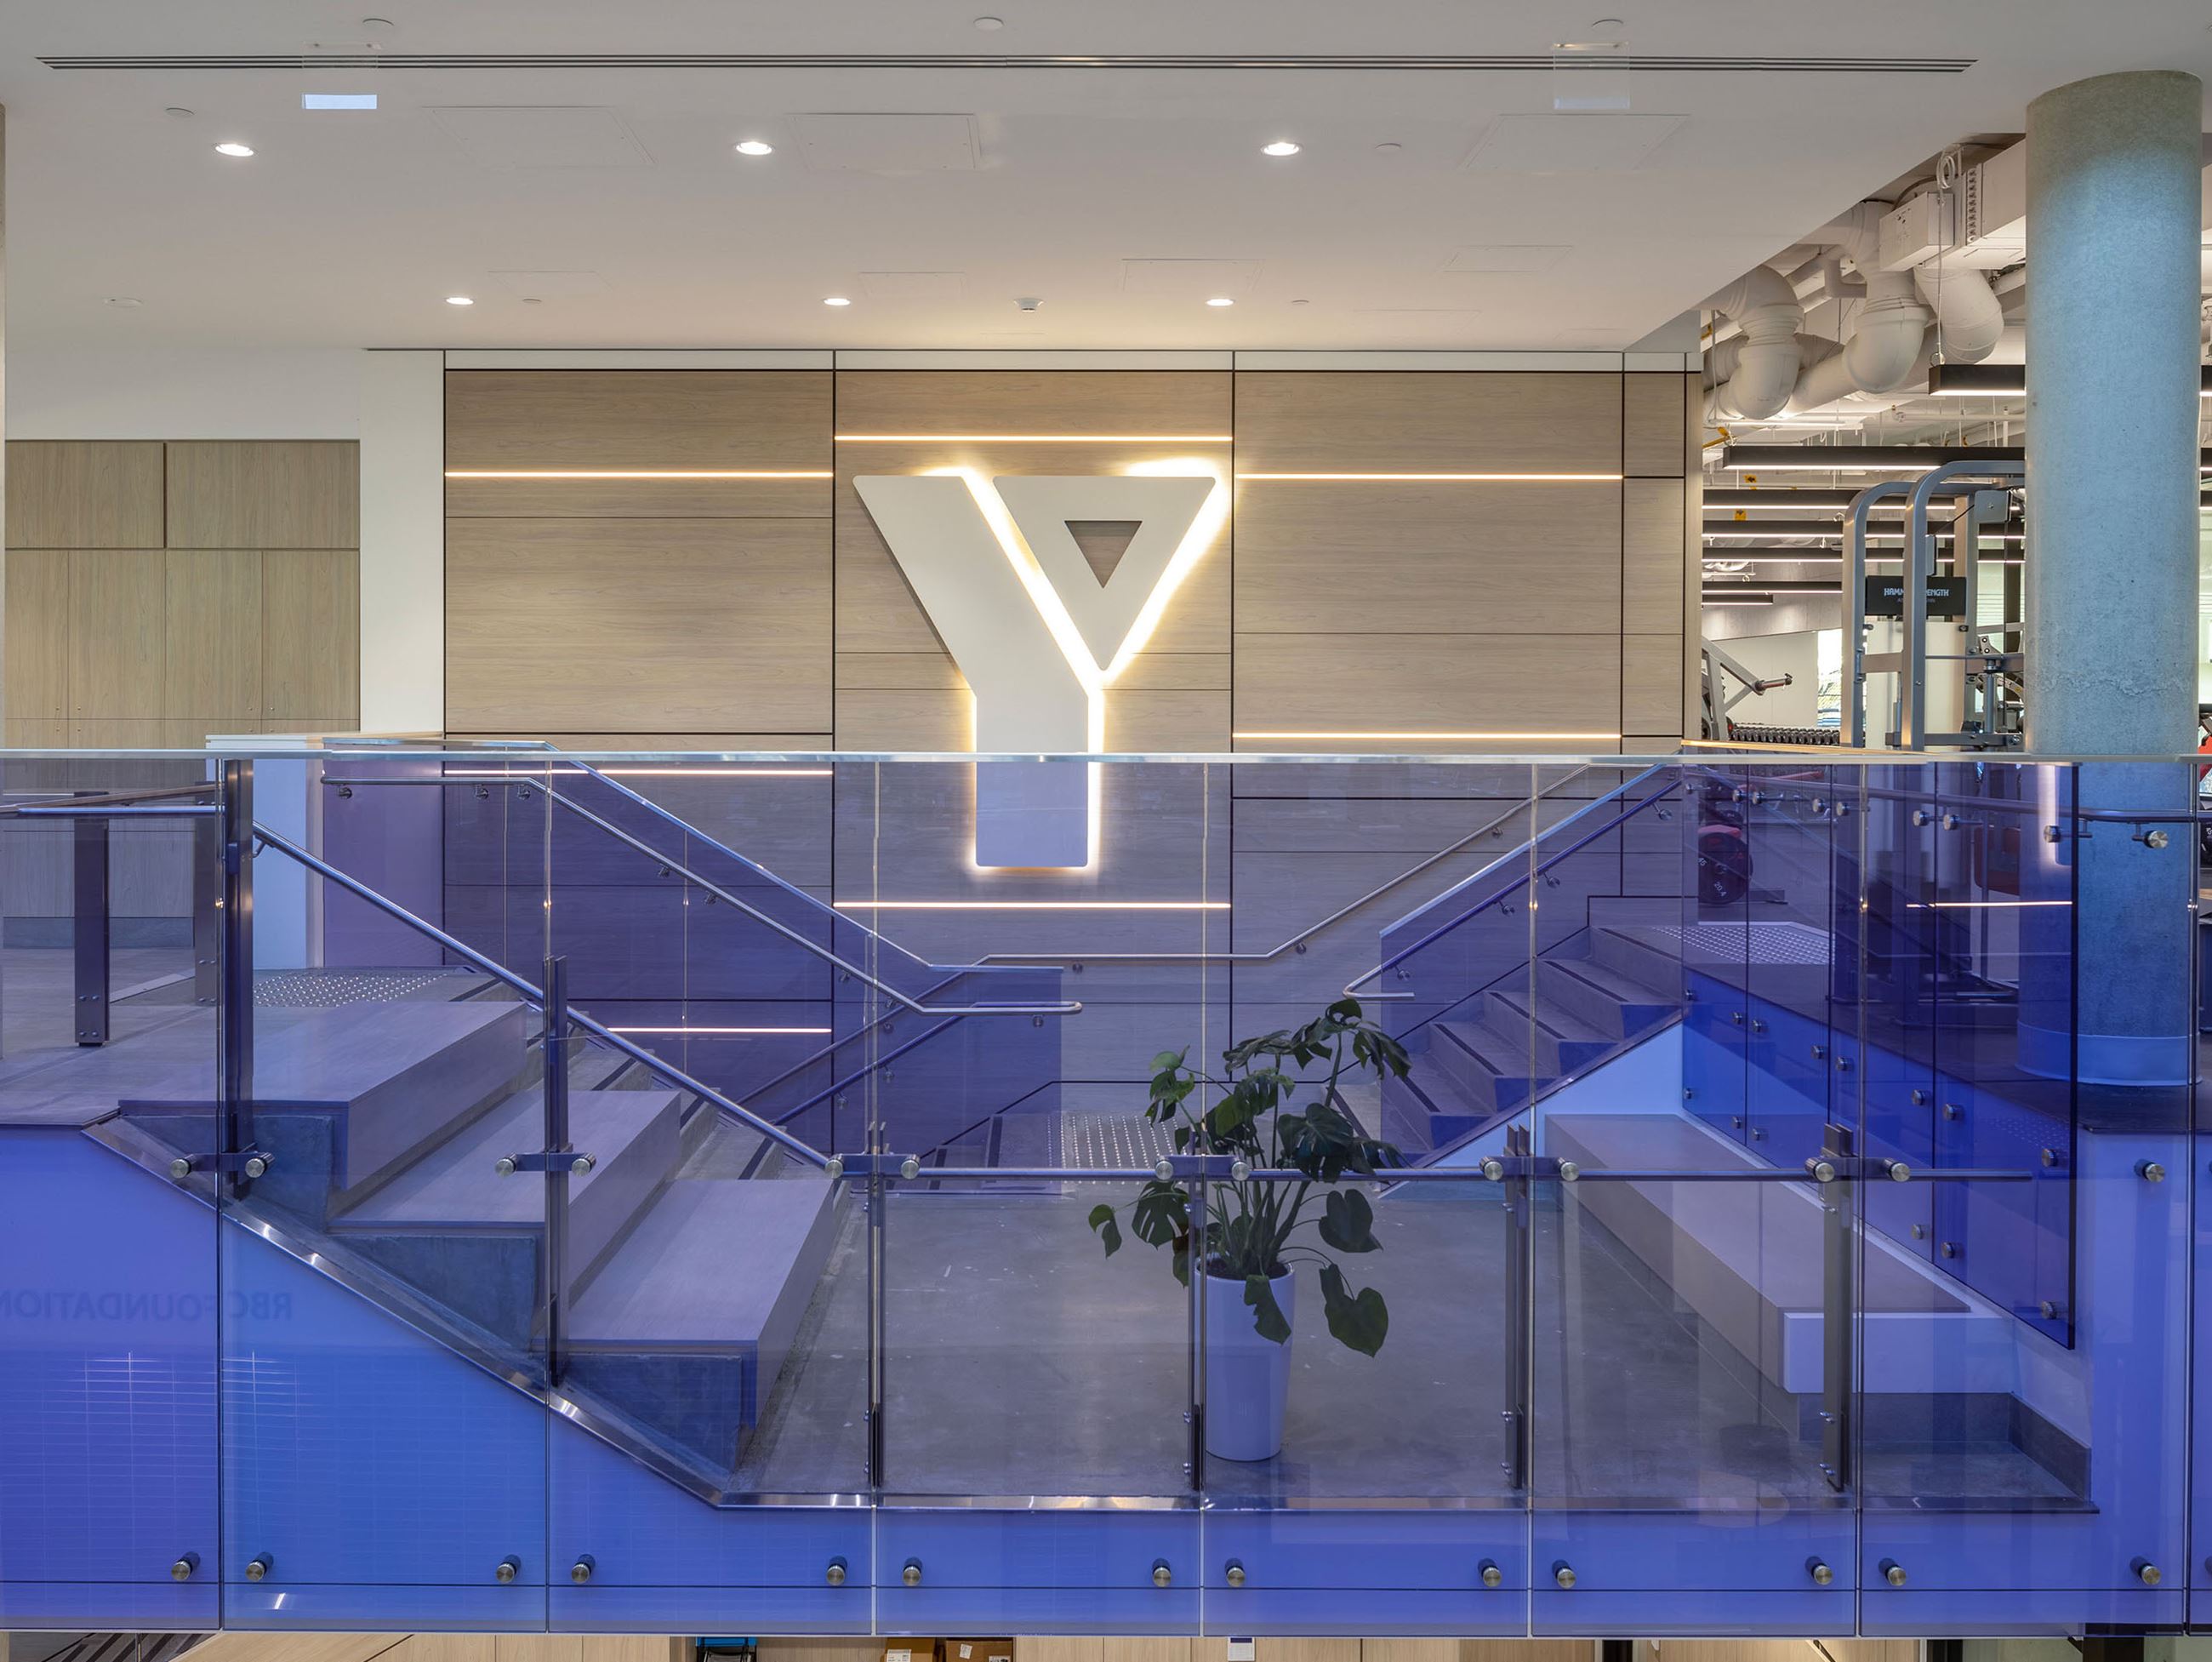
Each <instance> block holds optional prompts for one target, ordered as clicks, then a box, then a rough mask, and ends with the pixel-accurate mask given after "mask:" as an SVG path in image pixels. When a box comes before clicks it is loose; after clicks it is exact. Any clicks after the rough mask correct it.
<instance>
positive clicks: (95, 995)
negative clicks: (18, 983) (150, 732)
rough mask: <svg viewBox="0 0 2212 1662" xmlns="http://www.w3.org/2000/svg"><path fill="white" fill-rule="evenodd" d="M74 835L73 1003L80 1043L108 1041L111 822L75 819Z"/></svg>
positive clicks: (71, 823)
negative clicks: (108, 850) (109, 836)
mask: <svg viewBox="0 0 2212 1662" xmlns="http://www.w3.org/2000/svg"><path fill="white" fill-rule="evenodd" d="M70 840H71V843H72V852H73V853H74V854H75V855H76V873H75V886H76V903H75V907H74V910H75V913H76V916H75V918H74V919H73V922H72V930H71V934H72V942H73V945H74V947H75V953H74V957H75V959H76V999H75V1001H74V1002H73V1004H72V1006H71V1008H72V1009H73V1010H74V1011H75V1012H76V1042H77V1043H78V1044H83V1045H94V1044H106V1043H107V993H108V984H109V983H108V901H109V893H108V862H107V821H106V820H105V819H77V820H73V821H71V822H70Z"/></svg>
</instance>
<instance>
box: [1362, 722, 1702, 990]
mask: <svg viewBox="0 0 2212 1662" xmlns="http://www.w3.org/2000/svg"><path fill="white" fill-rule="evenodd" d="M1666 771H1667V769H1666V768H1665V767H1664V766H1660V767H1651V768H1646V769H1644V771H1643V772H1641V773H1639V774H1638V775H1637V776H1636V777H1635V778H1633V779H1631V780H1628V781H1627V782H1625V783H1623V784H1620V785H1618V786H1615V787H1614V788H1613V789H1612V790H1609V791H1607V793H1606V794H1604V795H1602V796H1600V797H1596V798H1594V799H1593V800H1591V801H1589V802H1586V803H1584V804H1583V806H1582V807H1579V808H1577V809H1576V810H1575V811H1574V812H1573V813H1571V814H1569V815H1568V816H1567V817H1566V818H1565V819H1562V820H1561V821H1559V824H1558V825H1550V826H1547V827H1546V828H1545V830H1544V831H1543V833H1542V835H1543V836H1544V837H1549V836H1551V835H1552V834H1553V832H1555V831H1565V830H1566V829H1567V827H1568V826H1570V825H1573V824H1574V823H1575V822H1576V821H1577V820H1578V819H1581V818H1582V817H1583V815H1584V814H1586V813H1592V812H1594V811H1595V810H1596V809H1598V808H1601V807H1604V806H1605V805H1606V804H1607V803H1608V802H1613V801H1619V800H1620V798H1622V797H1623V796H1626V794H1628V793H1629V792H1630V791H1632V790H1633V789H1635V788H1636V787H1637V786H1638V785H1640V784H1642V783H1644V782H1645V781H1646V780H1650V779H1655V778H1656V777H1658V776H1659V775H1661V774H1662V773H1664V772H1666ZM1673 789H1674V787H1673V786H1672V785H1668V787H1666V788H1664V789H1662V790H1660V791H1657V792H1656V793H1654V794H1652V795H1650V796H1647V797H1645V798H1644V801H1641V802H1638V804H1637V805H1636V806H1635V807H1632V808H1631V809H1629V811H1628V812H1627V813H1624V814H1620V815H1618V816H1617V817H1615V818H1614V819H1611V820H1608V821H1607V823H1606V824H1604V825H1601V826H1599V827H1598V828H1597V829H1596V830H1595V831H1591V832H1590V833H1589V835H1587V836H1585V837H1580V838H1578V839H1577V841H1575V842H1573V843H1570V844H1568V846H1567V847H1565V848H1564V849H1560V850H1559V852H1558V853H1557V854H1555V855H1552V856H1551V858H1549V859H1548V860H1546V861H1541V863H1540V864H1538V865H1536V866H1534V867H1533V868H1531V869H1530V870H1528V872H1524V873H1522V874H1520V875H1518V876H1516V878H1515V879H1514V880H1513V881H1512V882H1511V883H1509V884H1507V885H1506V886H1504V888H1501V889H1499V890H1498V891H1497V892H1495V893H1493V894H1489V895H1486V896H1485V897H1484V898H1481V899H1480V900H1478V901H1476V902H1475V903H1474V905H1472V906H1470V907H1468V909H1467V910H1465V911H1463V912H1462V913H1461V914H1460V915H1459V916H1457V917H1455V918H1454V919H1452V921H1451V922H1449V923H1446V924H1443V925H1441V926H1440V927H1438V928H1434V929H1431V930H1430V931H1429V933H1428V934H1425V935H1423V936H1422V937H1421V938H1420V939H1419V941H1415V942H1414V943H1413V945H1412V946H1410V947H1406V948H1405V949H1404V950H1403V951H1401V952H1398V953H1392V954H1391V955H1390V956H1389V958H1386V959H1383V961H1382V962H1381V963H1379V964H1377V965H1376V966H1375V967H1374V968H1373V969H1371V970H1369V971H1364V973H1362V974H1360V975H1357V976H1354V977H1352V979H1351V980H1349V981H1347V982H1346V983H1344V995H1345V996H1346V998H1357V997H1358V992H1357V991H1355V990H1354V989H1357V988H1358V987H1361V986H1364V985H1365V984H1366V983H1368V982H1370V981H1372V980H1374V979H1375V978H1376V977H1377V976H1380V975H1381V974H1383V971H1386V970H1392V969H1395V968H1396V967H1397V966H1398V965H1401V964H1402V963H1404V962H1405V961H1406V959H1408V958H1411V957H1412V956H1413V954H1414V953H1418V952H1419V951H1420V950H1421V949H1422V948H1423V947H1428V946H1431V945H1433V944H1434V943H1435V942H1436V941H1438V940H1440V939H1442V938H1443V936H1444V935H1447V934H1450V933H1451V931H1453V930H1454V929H1456V928H1459V926H1460V925H1461V924H1462V923H1464V922H1468V919H1470V918H1472V917H1474V916H1476V915H1478V914H1479V913H1481V912H1484V911H1486V910H1489V909H1490V908H1491V907H1492V906H1493V905H1495V904H1498V901H1499V900H1501V899H1503V898H1504V897H1505V896H1506V895H1507V894H1508V893H1510V892H1511V891H1512V890H1513V889H1514V888H1515V887H1516V886H1519V885H1520V884H1522V883H1525V882H1527V881H1528V880H1529V878H1531V877H1533V876H1535V875H1537V874H1541V873H1543V872H1547V871H1549V870H1550V869H1551V868H1553V866H1555V865H1557V864H1558V863H1559V861H1562V860H1565V858H1567V857H1568V856H1569V855H1574V854H1579V853H1581V852H1582V850H1583V849H1586V848H1588V847H1589V845H1590V843H1592V842H1593V841H1595V839H1596V838H1598V837H1602V836H1604V835H1605V834H1606V832H1607V831H1613V830H1616V829H1618V828H1619V827H1620V825H1623V824H1625V823H1626V822H1627V821H1628V820H1630V819H1634V818H1635V817H1636V816H1637V815H1638V814H1639V813H1643V812H1644V809H1646V808H1648V807H1650V806H1651V805H1652V804H1653V803H1655V802H1657V801H1662V799H1663V798H1664V797H1666V796H1667V795H1668V793H1670V792H1671V791H1672V790H1673ZM1538 840H1541V839H1540V838H1532V839H1531V841H1532V842H1534V841H1538ZM1515 852H1516V853H1518V852H1519V850H1517V849H1516V851H1515ZM1513 857H1514V856H1513V855H1510V854H1508V855H1500V856H1499V857H1498V858H1497V859H1496V860H1493V861H1491V862H1490V863H1489V864H1488V865H1487V866H1485V867H1484V868H1482V869H1481V870H1480V871H1479V872H1477V873H1475V874H1474V876H1472V877H1469V878H1466V879H1464V880H1462V881H1460V882H1458V883H1455V884H1454V885H1452V886H1451V887H1450V888H1449V889H1447V890H1445V891H1444V892H1443V893H1442V894H1440V895H1438V896H1437V898H1436V899H1435V900H1432V901H1431V902H1430V903H1429V904H1430V905H1431V906H1433V905H1436V904H1437V903H1438V902H1439V901H1443V900H1447V899H1449V898H1451V897H1452V896H1453V895H1455V894H1456V893H1458V892H1460V891H1461V890H1462V889H1464V888H1467V887H1468V886H1470V885H1472V884H1475V883H1479V882H1480V881H1481V880H1483V879H1484V878H1486V877H1489V876H1491V875H1492V874H1495V873H1497V872H1498V871H1499V870H1501V869H1503V868H1504V866H1505V865H1506V864H1507V862H1508V861H1510V860H1512V858H1513ZM1411 916H1413V915H1411V914H1409V915H1408V916H1407V917H1401V918H1400V919H1398V920H1397V922H1395V923H1392V924H1390V925H1389V926H1388V927H1389V928H1396V927H1397V924H1398V923H1403V922H1408V921H1410V917H1411ZM1370 996H1373V997H1376V998H1382V999H1389V998H1393V997H1398V996H1402V995H1395V994H1390V993H1376V994H1373V995H1370Z"/></svg>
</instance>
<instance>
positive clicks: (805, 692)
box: [446, 370, 833, 749]
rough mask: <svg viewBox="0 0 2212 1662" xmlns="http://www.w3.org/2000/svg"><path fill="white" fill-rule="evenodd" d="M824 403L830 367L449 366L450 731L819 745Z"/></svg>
mask: <svg viewBox="0 0 2212 1662" xmlns="http://www.w3.org/2000/svg"><path fill="white" fill-rule="evenodd" d="M830 419H831V385H830V377H829V372H828V371H826V370H820V371H816V370H759V371H753V370H684V371H644V370H455V371H453V372H451V373H449V374H447V377H446V466H447V474H448V476H447V485H446V511H447V520H446V726H447V730H448V731H449V732H452V733H454V734H469V735H479V734H542V733H544V732H546V731H547V730H549V729H559V730H562V731H566V732H570V733H574V734H578V735H579V736H585V737H589V738H592V739H593V740H597V741H604V740H607V739H617V740H619V739H623V738H624V737H625V736H627V735H632V734H650V733H670V732H686V733H692V734H701V735H734V734H739V733H743V734H751V735H756V736H757V737H758V738H759V739H760V740H763V742H764V743H765V744H766V745H767V746H769V747H779V746H780V747H782V748H787V749H822V748H826V747H827V746H828V744H829V735H830V733H831V731H832V718H831V710H830V696H831V695H830V689H831V683H832V679H833V676H832V662H831V652H832V645H831V637H830V588H831V576H830V573H831V563H832V562H831V551H830V471H831V460H830V453H831V444H830ZM471 473H495V474H507V475H510V476H511V477H506V478H467V477H455V476H456V475H463V476H465V475H467V474H471ZM610 473H611V474H623V473H629V474H632V475H635V476H639V477H631V478H605V477H598V478H594V477H591V476H592V475H594V474H597V475H605V474H610ZM512 476H519V477H512Z"/></svg>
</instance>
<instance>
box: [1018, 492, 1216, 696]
mask: <svg viewBox="0 0 2212 1662" xmlns="http://www.w3.org/2000/svg"><path fill="white" fill-rule="evenodd" d="M991 484H992V485H993V487H994V489H995V490H997V491H998V493H999V499H1000V501H1001V502H1005V503H1006V511H1007V513H1008V514H1011V515H1012V518H1013V521H1014V525H1015V527H1016V528H1017V529H1018V530H1019V531H1020V532H1021V533H1022V540H1023V541H1024V542H1025V543H1026V544H1028V545H1029V550H1030V553H1031V554H1032V555H1034V556H1035V557H1036V563H1037V566H1038V568H1039V569H1041V570H1042V572H1043V573H1044V575H1045V580H1046V581H1048V582H1049V583H1050V584H1051V585H1052V588H1053V592H1054V594H1057V595H1058V596H1059V597H1060V604H1061V605H1063V606H1066V608H1067V615H1068V618H1069V620H1070V621H1071V622H1073V624H1074V625H1075V631H1076V633H1077V634H1078V635H1079V636H1081V637H1082V640H1083V644H1084V646H1085V648H1088V649H1089V651H1090V653H1091V656H1092V658H1094V659H1095V660H1096V661H1097V666H1098V668H1099V669H1100V670H1101V671H1102V672H1103V671H1104V670H1106V669H1107V668H1109V667H1111V665H1112V664H1113V662H1114V660H1115V657H1116V656H1118V655H1119V654H1120V653H1121V648H1123V647H1124V646H1125V645H1127V643H1128V640H1129V636H1130V635H1131V634H1132V633H1133V631H1134V630H1135V629H1136V627H1137V623H1138V620H1139V618H1142V617H1143V616H1144V612H1145V607H1146V604H1147V603H1148V602H1149V601H1150V600H1152V596H1153V594H1155V593H1156V592H1157V591H1158V588H1159V586H1160V583H1161V581H1163V580H1164V578H1165V577H1166V576H1167V573H1168V567H1169V566H1170V564H1171V563H1173V561H1174V559H1175V557H1176V550H1178V549H1179V548H1181V547H1182V541H1183V538H1184V537H1185V536H1186V535H1187V534H1188V533H1189V531H1190V528H1191V527H1192V526H1193V525H1194V524H1196V523H1197V521H1198V516H1199V514H1200V511H1201V510H1202V509H1203V508H1205V506H1206V498H1207V497H1208V496H1211V495H1212V492H1213V490H1214V480H1213V478H1212V476H1211V475H1210V474H1203V473H1197V474H1168V475H1160V474H1151V473H1107V474H1094V475H1090V476H1081V477H1073V478H1060V477H1054V476H1050V475H1043V474H1035V473H1019V474H1005V475H1001V476H1000V477H999V478H994V479H993V480H992V481H991ZM1106 526H1111V527H1114V530H1115V532H1116V533H1118V532H1119V531H1120V529H1121V527H1123V526H1130V527H1133V529H1132V530H1131V532H1130V534H1129V537H1128V539H1127V542H1126V543H1125V544H1123V545H1122V546H1121V549H1120V550H1119V551H1118V553H1117V554H1116V555H1115V557H1114V558H1113V559H1112V560H1111V562H1110V563H1105V562H1104V561H1103V560H1094V558H1093V554H1094V551H1096V552H1099V553H1103V552H1105V551H1107V550H1109V549H1110V547H1111V539H1109V538H1108V537H1106V536H1103V535H1099V534H1097V533H1091V534H1090V535H1089V539H1088V543H1087V545H1086V540H1085V533H1079V531H1078V529H1077V527H1086V528H1089V527H1099V528H1101V529H1102V530H1103V527H1106ZM1102 565H1103V568H1104V569H1103V570H1102V569H1101V567H1102Z"/></svg>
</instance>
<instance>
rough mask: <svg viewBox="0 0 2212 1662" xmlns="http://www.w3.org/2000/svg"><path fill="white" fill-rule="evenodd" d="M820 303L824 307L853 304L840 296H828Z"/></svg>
mask: <svg viewBox="0 0 2212 1662" xmlns="http://www.w3.org/2000/svg"><path fill="white" fill-rule="evenodd" d="M822 303H823V305H824V306H850V305H851V304H852V303H853V302H852V301H849V300H848V299H846V297H845V296H844V295H826V296H824V297H823V301H822Z"/></svg>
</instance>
